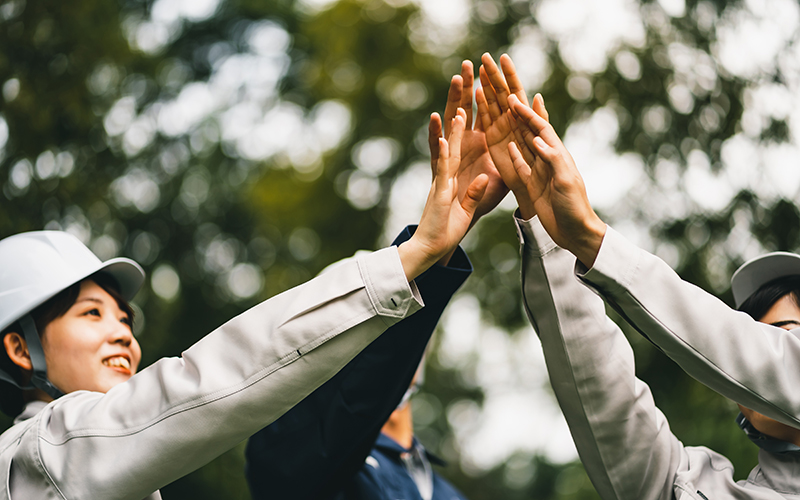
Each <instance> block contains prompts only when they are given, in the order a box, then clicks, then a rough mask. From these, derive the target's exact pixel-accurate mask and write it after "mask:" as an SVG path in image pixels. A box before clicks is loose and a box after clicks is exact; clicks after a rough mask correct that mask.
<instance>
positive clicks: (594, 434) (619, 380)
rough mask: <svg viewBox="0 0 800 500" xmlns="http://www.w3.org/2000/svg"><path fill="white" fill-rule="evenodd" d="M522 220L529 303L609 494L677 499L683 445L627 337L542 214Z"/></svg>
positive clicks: (590, 465) (555, 376)
mask: <svg viewBox="0 0 800 500" xmlns="http://www.w3.org/2000/svg"><path fill="white" fill-rule="evenodd" d="M518 224H519V225H520V227H521V234H522V236H523V238H524V243H525V244H524V246H523V256H522V257H523V294H524V298H525V306H526V310H527V312H528V315H529V318H530V319H531V322H532V323H533V325H534V328H535V329H536V331H537V333H538V334H539V337H540V339H541V341H542V348H543V350H544V354H545V360H546V364H547V369H548V373H549V375H550V381H551V384H552V386H553V390H554V392H555V394H556V397H557V399H558V402H559V405H560V406H561V408H562V411H563V412H564V415H565V417H566V419H567V422H568V424H569V426H570V431H571V432H572V435H573V438H574V440H575V444H576V446H577V448H578V451H579V453H580V456H581V460H582V461H583V463H584V466H585V468H586V470H587V472H588V474H589V476H590V478H591V479H592V482H593V483H594V485H595V487H596V488H597V490H598V492H599V493H600V495H601V496H602V497H603V498H605V499H625V500H627V499H631V500H633V499H637V500H638V499H641V498H670V497H671V495H672V479H673V477H674V474H675V471H676V470H677V468H678V465H679V461H680V454H681V450H682V447H681V445H680V443H679V442H678V441H677V439H676V438H675V437H674V436H673V435H672V434H671V433H670V431H669V426H668V425H667V422H666V420H665V418H664V416H663V415H662V414H661V412H660V411H658V409H657V408H656V407H655V404H654V403H653V400H652V397H651V395H650V391H649V388H648V387H647V385H646V384H644V383H643V382H641V381H640V380H638V379H636V377H635V372H634V360H633V353H632V350H631V348H630V346H629V345H628V343H627V340H626V339H625V337H624V335H623V334H622V332H621V331H620V330H619V328H618V327H617V326H616V325H615V324H614V323H613V322H612V321H611V320H609V319H608V318H607V317H606V315H605V308H604V305H603V301H602V300H601V299H600V298H599V297H597V296H596V295H594V294H593V293H592V292H591V291H590V290H588V289H587V288H586V287H584V286H582V285H581V284H580V283H579V282H578V280H576V279H575V277H574V265H575V257H574V256H572V255H571V254H570V253H568V252H566V251H565V250H563V249H561V248H558V247H557V246H556V245H555V243H553V242H552V240H551V239H550V238H549V237H548V236H547V234H546V233H545V231H544V229H543V228H542V227H541V225H539V224H538V221H536V220H534V221H532V223H531V224H526V223H524V222H518Z"/></svg>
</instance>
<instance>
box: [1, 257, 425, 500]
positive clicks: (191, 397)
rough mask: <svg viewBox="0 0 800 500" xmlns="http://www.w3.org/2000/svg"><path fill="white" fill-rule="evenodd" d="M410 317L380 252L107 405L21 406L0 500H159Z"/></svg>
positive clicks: (74, 398)
mask: <svg viewBox="0 0 800 500" xmlns="http://www.w3.org/2000/svg"><path fill="white" fill-rule="evenodd" d="M421 306H422V302H421V299H420V298H419V294H418V293H417V291H416V287H415V285H414V284H413V283H412V284H411V285H409V283H408V281H407V280H406V277H405V274H404V272H403V267H402V264H401V262H400V258H399V255H398V253H397V249H396V247H391V248H387V249H383V250H380V251H377V252H375V253H372V254H369V255H365V256H359V257H358V258H356V259H354V260H352V261H349V262H347V263H345V264H343V265H341V266H339V267H337V268H336V269H333V270H331V271H330V272H328V273H326V274H323V275H321V276H319V277H317V278H315V279H313V280H312V281H309V282H308V283H305V284H303V285H300V286H298V287H296V288H293V289H291V290H289V291H287V292H284V293H282V294H280V295H277V296H275V297H273V298H271V299H269V300H267V301H265V302H263V303H261V304H259V305H257V306H255V307H253V308H252V309H250V310H248V311H247V312H245V313H243V314H241V315H239V316H237V317H236V318H234V319H232V320H230V321H229V322H228V323H226V324H225V325H223V326H221V327H220V328H218V329H217V330H215V331H214V332H212V333H210V334H209V335H207V336H206V337H205V338H203V339H202V340H200V341H199V342H198V343H196V344H195V345H193V346H192V347H191V348H189V349H188V350H186V351H185V352H184V353H183V354H182V355H181V356H180V357H177V358H164V359H161V360H159V361H158V362H156V363H154V364H153V365H151V366H149V367H147V368H146V369H144V370H142V371H141V372H139V373H137V374H136V375H134V376H133V377H131V378H130V380H128V381H127V382H124V383H121V384H119V385H117V386H115V387H114V388H112V389H111V390H110V391H108V393H106V394H102V393H98V392H89V391H77V392H73V393H70V394H67V395H66V396H63V397H62V398H60V399H58V400H56V401H54V402H52V403H50V404H46V405H45V404H43V403H33V404H29V405H28V406H27V407H26V409H25V412H24V413H23V415H22V416H21V417H22V418H21V419H20V420H19V421H18V423H16V424H15V425H14V426H13V427H11V428H10V429H8V430H7V431H6V432H4V433H3V434H2V436H0V500H9V499H11V500H39V499H68V500H78V499H95V498H97V499H103V500H111V499H131V500H141V499H142V498H148V499H151V500H152V499H158V498H160V495H159V493H158V491H157V490H158V488H160V487H162V486H164V485H166V484H169V483H170V482H172V481H174V480H175V479H178V478H180V477H182V476H184V475H186V474H188V473H189V472H191V471H193V470H195V469H197V468H199V467H201V466H202V465H204V464H206V463H208V462H209V461H211V460H212V459H214V458H215V457H217V456H218V455H220V454H222V453H224V452H225V451H227V450H229V449H231V448H232V447H234V446H235V445H236V444H237V443H239V442H241V441H242V440H244V439H246V438H247V437H248V436H250V435H251V434H253V433H255V432H256V431H258V430H259V429H261V428H262V427H264V426H265V425H267V424H269V423H271V422H272V421H274V420H275V419H277V418H278V417H280V416H281V415H282V414H284V413H285V412H286V411H288V410H289V409H290V408H292V406H294V405H295V404H297V403H298V402H299V401H300V400H302V399H303V398H304V397H305V396H307V395H308V394H309V393H311V392H312V391H313V390H314V389H316V388H317V387H319V386H320V385H321V384H323V383H324V382H325V381H326V380H328V379H329V378H331V377H332V376H333V375H334V374H336V372H338V371H339V370H340V369H341V368H342V367H343V366H344V365H345V364H347V363H348V362H349V361H350V360H351V359H352V358H353V357H354V356H355V355H356V354H358V353H359V352H360V351H361V350H362V349H364V348H365V347H366V346H367V345H369V344H370V342H372V341H373V340H374V339H375V338H377V337H378V335H380V334H381V333H382V332H383V331H384V330H386V329H387V328H388V327H389V326H391V325H393V324H394V323H396V322H398V321H399V320H400V319H402V318H403V317H405V316H407V315H410V314H412V313H413V312H415V311H417V310H418V309H419V308H420V307H421Z"/></svg>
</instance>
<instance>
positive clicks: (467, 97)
mask: <svg viewBox="0 0 800 500" xmlns="http://www.w3.org/2000/svg"><path fill="white" fill-rule="evenodd" d="M473 71H474V70H473V67H472V61H469V60H467V61H464V62H462V63H461V81H462V84H461V107H462V108H463V109H464V111H466V113H467V128H468V129H472V92H473V87H474V85H475V74H474V73H473Z"/></svg>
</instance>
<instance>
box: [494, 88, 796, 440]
mask: <svg viewBox="0 0 800 500" xmlns="http://www.w3.org/2000/svg"><path fill="white" fill-rule="evenodd" d="M510 101H511V102H512V104H511V108H512V110H513V113H514V115H515V118H516V121H517V124H518V126H519V129H520V131H521V132H520V133H521V140H518V141H517V142H516V143H515V144H511V145H510V146H509V152H510V154H511V156H512V159H513V160H514V166H515V172H518V175H519V177H520V178H522V179H524V181H525V185H526V186H527V193H528V196H529V197H530V199H531V200H532V201H531V203H532V205H533V206H534V208H535V212H536V213H537V214H538V215H539V217H540V219H541V221H542V224H543V226H544V227H545V229H546V230H547V232H548V233H549V234H550V235H551V236H552V238H553V239H554V240H555V241H556V242H557V243H558V244H559V245H560V246H561V247H563V248H566V249H568V250H569V251H570V252H572V253H573V254H574V255H575V256H576V257H577V258H578V260H579V261H580V262H581V263H582V264H584V267H583V271H586V270H587V269H589V268H591V269H589V270H588V272H586V273H585V274H584V275H582V276H581V278H582V279H583V281H584V282H585V283H586V284H587V285H589V286H591V287H593V288H594V289H595V290H596V291H597V292H599V293H600V294H601V295H602V296H603V297H604V298H605V299H606V300H607V301H608V302H609V304H611V305H612V306H613V307H615V308H616V309H618V311H619V312H620V313H621V314H622V315H623V317H625V318H626V320H627V321H628V322H629V323H630V324H631V325H632V326H634V327H635V328H636V329H637V330H638V331H639V332H640V333H642V334H643V335H644V336H646V337H647V338H648V339H650V340H651V341H652V342H653V343H655V344H656V345H657V346H658V347H659V348H661V350H663V351H664V352H665V353H666V354H667V355H668V356H669V357H671V358H672V359H673V360H675V361H676V362H677V363H678V364H679V365H680V366H681V367H682V368H683V369H684V370H685V371H686V372H687V373H688V374H689V375H691V376H692V377H694V378H695V379H697V380H698V381H700V382H702V383H703V384H705V385H707V386H709V387H710V388H711V389H713V390H715V391H717V392H719V393H720V394H722V395H723V396H726V397H728V398H730V399H732V400H733V401H735V402H737V403H739V404H741V405H743V406H745V407H748V408H751V409H753V410H755V411H757V412H759V413H762V414H764V415H766V416H768V417H771V418H773V419H775V420H778V421H780V422H782V423H785V424H787V425H791V426H794V427H798V428H800V395H799V394H798V393H797V391H796V388H797V387H798V385H800V372H798V370H797V366H798V364H800V339H798V337H796V336H795V335H794V334H792V333H790V332H787V331H785V330H783V329H781V328H777V327H773V326H769V325H765V324H762V323H758V322H756V321H754V320H753V319H751V318H750V317H749V316H747V315H745V314H743V313H739V312H736V311H733V310H732V309H730V308H729V307H728V306H726V305H725V304H724V303H723V302H721V301H720V300H718V299H716V298H715V297H713V296H712V295H710V294H708V293H706V292H704V291H703V290H701V289H699V288H697V287H695V286H693V285H691V284H689V283H686V282H684V281H682V280H681V279H680V278H679V277H678V276H677V275H676V274H675V273H674V271H672V270H671V269H670V268H669V266H667V265H666V264H665V263H664V262H662V261H661V260H660V259H658V258H656V257H654V256H653V255H650V254H648V253H647V252H644V251H643V250H640V249H638V248H636V247H634V246H632V245H630V244H629V243H627V242H626V241H625V240H624V238H622V237H620V236H619V235H618V234H616V233H613V234H612V236H611V237H610V238H609V241H608V242H606V241H605V238H606V236H607V228H606V226H605V224H604V223H603V222H602V221H601V220H600V218H599V217H597V214H595V212H594V210H592V207H591V205H590V204H589V201H588V198H587V197H586V191H585V189H584V187H583V181H582V179H581V177H580V173H579V172H578V170H577V168H576V167H575V163H574V161H573V160H572V157H571V156H570V155H569V152H568V151H567V150H566V148H564V145H563V144H562V143H561V140H560V139H559V138H558V136H557V135H556V134H555V132H554V131H553V129H552V127H551V126H550V125H549V123H547V121H546V120H545V119H544V118H543V117H542V116H540V115H539V114H537V113H536V112H534V110H532V109H531V108H529V107H527V106H525V105H523V104H522V103H519V102H513V101H514V98H513V97H512V98H510ZM603 249H604V250H603ZM599 254H603V255H604V256H605V258H604V259H603V260H602V261H601V262H604V263H605V264H601V265H595V261H596V259H598V255H599Z"/></svg>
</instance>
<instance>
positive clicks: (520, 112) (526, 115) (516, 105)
mask: <svg viewBox="0 0 800 500" xmlns="http://www.w3.org/2000/svg"><path fill="white" fill-rule="evenodd" d="M510 102H511V103H512V107H513V111H514V114H516V115H517V116H519V117H520V118H521V122H518V123H519V124H521V125H525V126H527V127H529V128H530V129H531V131H532V132H533V133H534V134H536V135H537V136H541V137H543V138H544V140H545V141H546V142H547V143H548V144H551V145H554V144H556V143H560V142H561V139H559V137H558V134H556V131H555V130H553V127H552V125H550V123H549V122H548V121H547V120H545V119H544V118H542V117H541V116H539V115H538V114H537V113H536V112H535V111H533V110H532V109H531V108H529V107H528V106H525V105H524V104H522V103H521V102H519V100H517V99H516V97H515V96H512V97H511V100H510Z"/></svg>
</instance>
